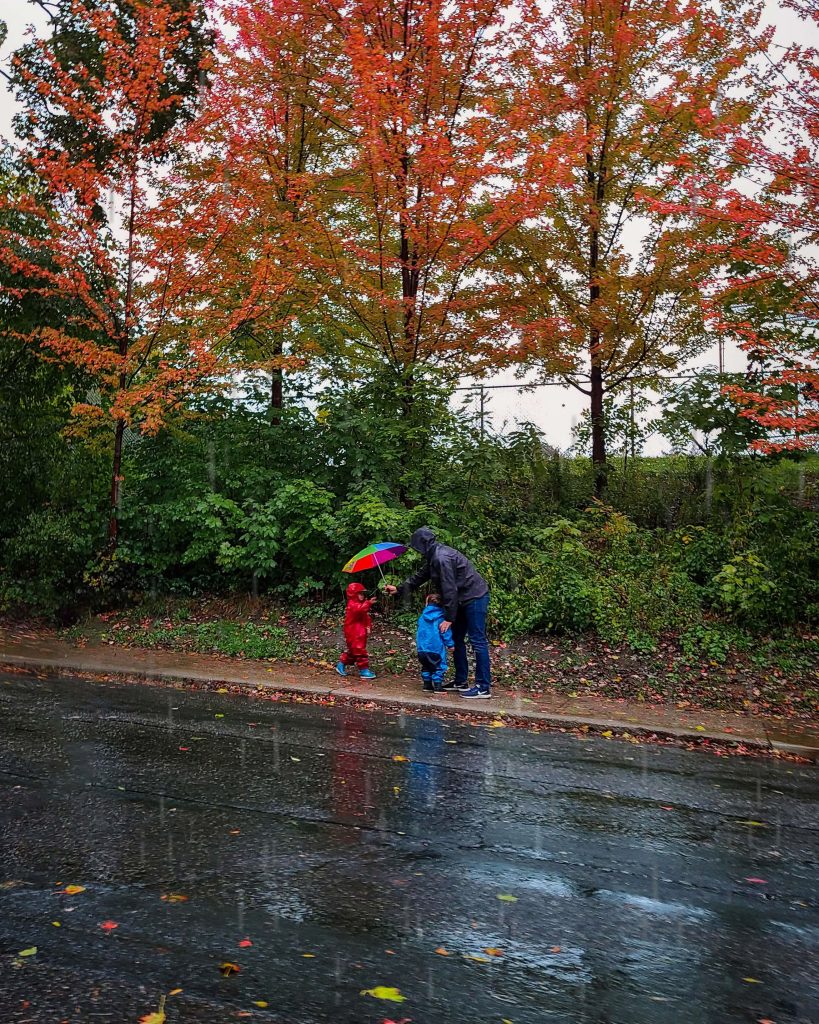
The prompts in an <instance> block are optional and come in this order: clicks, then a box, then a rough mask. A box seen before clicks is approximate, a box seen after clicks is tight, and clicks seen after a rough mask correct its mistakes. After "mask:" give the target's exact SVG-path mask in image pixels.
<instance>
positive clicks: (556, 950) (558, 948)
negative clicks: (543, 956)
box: [551, 946, 560, 953]
mask: <svg viewBox="0 0 819 1024" xmlns="http://www.w3.org/2000/svg"><path fill="white" fill-rule="evenodd" d="M551 951H552V953H559V952H560V946H552V950H551Z"/></svg>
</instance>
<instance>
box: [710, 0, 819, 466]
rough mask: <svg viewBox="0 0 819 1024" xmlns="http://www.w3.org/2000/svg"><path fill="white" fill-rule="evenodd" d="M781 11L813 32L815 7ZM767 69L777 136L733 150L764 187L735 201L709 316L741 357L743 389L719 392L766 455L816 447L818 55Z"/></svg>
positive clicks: (780, 60) (807, 50)
mask: <svg viewBox="0 0 819 1024" xmlns="http://www.w3.org/2000/svg"><path fill="white" fill-rule="evenodd" d="M787 6H790V7H792V8H793V9H795V10H796V11H797V12H798V13H799V14H800V16H801V17H802V18H803V19H804V20H805V21H806V22H807V24H812V25H813V26H814V27H815V28H819V3H817V2H816V0H791V2H790V3H788V5H787ZM768 64H769V67H768V69H767V73H768V76H769V78H770V79H771V80H772V81H773V82H775V84H776V89H775V91H773V93H772V96H771V99H770V102H769V104H768V108H769V116H770V118H771V121H772V123H775V124H776V125H777V126H778V132H776V133H775V135H774V138H773V139H764V140H744V141H743V144H742V145H741V147H739V148H738V153H737V157H738V159H739V160H741V162H742V164H743V166H744V167H746V168H747V169H748V171H749V173H750V172H753V173H754V175H755V178H756V179H760V178H762V179H763V180H762V181H759V186H760V187H759V188H758V190H757V192H756V194H755V195H753V196H747V195H735V196H734V202H733V206H732V210H731V215H732V217H733V219H734V221H735V222H736V224H737V225H738V235H739V237H738V239H737V240H736V241H735V242H734V244H733V245H727V246H726V251H725V258H726V262H727V264H728V265H727V271H726V279H725V280H724V281H723V282H722V284H721V287H719V288H718V289H716V290H715V294H714V314H713V316H714V320H715V323H716V324H717V328H718V329H719V330H721V331H723V332H725V333H726V334H728V335H730V336H733V337H735V338H737V339H738V340H739V343H740V345H741V347H742V348H743V349H744V350H745V351H746V352H747V354H748V358H749V363H750V372H749V373H748V375H747V381H746V382H745V383H744V384H743V385H741V386H740V385H733V386H730V387H727V388H725V392H726V394H728V395H729V396H730V397H731V398H732V399H733V400H734V401H735V402H736V403H737V404H738V405H739V407H740V408H741V409H742V411H743V412H742V414H743V415H744V416H747V417H748V418H749V419H751V420H753V421H754V422H756V423H758V424H760V425H761V426H763V427H764V428H765V429H766V436H764V437H762V438H759V439H757V440H755V441H754V442H753V445H752V447H753V448H755V449H756V450H758V451H761V452H765V453H771V452H783V451H806V450H811V449H816V448H817V447H818V446H819V330H818V329H819V259H817V256H816V246H817V245H818V244H819V48H817V47H815V46H810V45H803V44H797V45H794V46H792V47H790V48H789V49H788V51H787V52H785V53H783V54H781V55H778V56H777V59H776V60H773V59H771V58H770V57H768Z"/></svg>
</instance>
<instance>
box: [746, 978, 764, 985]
mask: <svg viewBox="0 0 819 1024" xmlns="http://www.w3.org/2000/svg"><path fill="white" fill-rule="evenodd" d="M742 980H743V981H747V982H748V984H749V985H761V984H762V982H761V981H760V980H759V978H743V979H742Z"/></svg>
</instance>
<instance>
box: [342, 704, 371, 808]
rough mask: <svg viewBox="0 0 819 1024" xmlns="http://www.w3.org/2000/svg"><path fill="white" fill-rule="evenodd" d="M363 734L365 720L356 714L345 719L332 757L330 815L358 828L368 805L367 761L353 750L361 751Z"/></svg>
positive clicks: (365, 728) (365, 730)
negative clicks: (352, 823) (331, 806)
mask: <svg viewBox="0 0 819 1024" xmlns="http://www.w3.org/2000/svg"><path fill="white" fill-rule="evenodd" d="M366 733H367V720H366V718H364V717H363V716H362V715H361V714H359V713H355V714H351V715H345V716H344V717H343V718H342V719H341V722H340V723H339V727H338V729H337V731H336V735H335V744H336V751H335V753H334V755H333V788H332V793H333V813H334V815H335V816H336V818H338V820H339V821H352V822H355V824H357V825H360V824H362V823H363V819H364V818H365V815H366V805H367V804H368V803H370V802H371V800H370V799H369V784H368V780H369V775H368V773H367V772H366V758H365V757H364V755H363V754H361V753H359V750H358V749H355V748H359V749H363V742H362V741H363V740H364V739H365V738H366ZM350 748H353V749H350Z"/></svg>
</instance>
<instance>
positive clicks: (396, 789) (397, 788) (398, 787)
mask: <svg viewBox="0 0 819 1024" xmlns="http://www.w3.org/2000/svg"><path fill="white" fill-rule="evenodd" d="M392 791H393V793H395V795H396V796H398V794H399V793H400V792H401V787H400V786H393V787H392Z"/></svg>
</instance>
